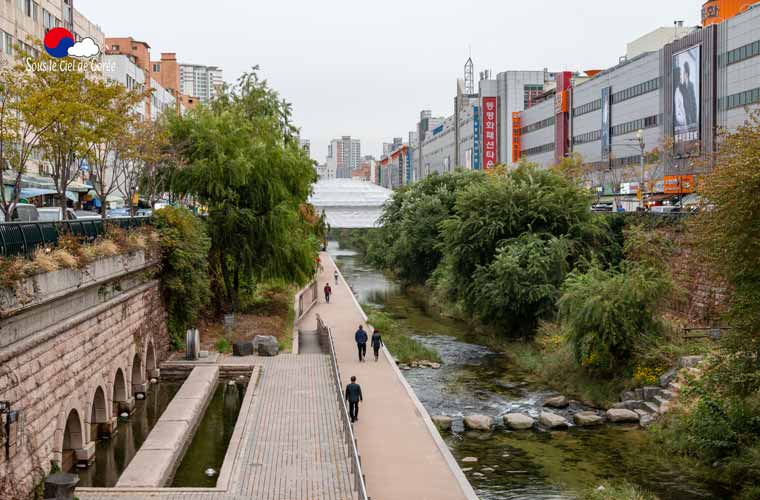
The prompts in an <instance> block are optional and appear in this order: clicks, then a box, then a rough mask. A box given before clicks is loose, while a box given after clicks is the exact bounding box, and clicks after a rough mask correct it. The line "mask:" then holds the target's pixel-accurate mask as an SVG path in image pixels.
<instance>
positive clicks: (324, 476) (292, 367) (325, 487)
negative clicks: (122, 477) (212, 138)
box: [77, 354, 352, 500]
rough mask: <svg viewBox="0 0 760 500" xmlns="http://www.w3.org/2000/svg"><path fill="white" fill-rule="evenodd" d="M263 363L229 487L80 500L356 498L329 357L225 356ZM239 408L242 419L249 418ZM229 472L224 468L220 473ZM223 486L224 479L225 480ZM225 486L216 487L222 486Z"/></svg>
mask: <svg viewBox="0 0 760 500" xmlns="http://www.w3.org/2000/svg"><path fill="white" fill-rule="evenodd" d="M226 361H228V362H233V363H235V364H247V363H248V364H256V365H262V367H263V369H262V374H261V378H260V380H259V385H258V387H257V388H256V392H255V393H254V396H253V398H251V399H250V401H249V407H248V408H247V412H245V418H246V420H245V426H244V428H243V429H242V441H241V442H240V447H239V448H238V450H237V453H235V457H234V465H232V469H231V474H230V481H229V486H228V487H227V488H226V490H225V491H222V490H220V489H216V490H213V489H202V488H196V489H189V488H184V489H162V490H131V491H117V490H114V489H99V490H93V489H86V490H82V489H79V490H77V496H78V497H79V498H80V499H81V500H121V499H123V500H137V499H142V498H154V497H160V498H165V499H176V500H237V499H241V500H242V499H257V500H315V499H321V500H322V499H323V500H350V499H351V498H352V491H351V490H352V487H351V485H352V481H351V476H350V474H349V472H348V471H349V466H348V461H347V459H346V450H345V444H344V443H345V439H344V437H343V432H342V428H341V424H340V420H339V413H338V408H339V407H338V403H337V401H336V399H335V395H334V392H333V390H334V389H333V386H332V384H333V381H332V380H333V378H332V371H331V365H330V358H329V357H328V356H327V355H323V354H301V355H292V354H282V355H280V356H277V357H275V358H258V357H251V358H232V359H230V358H227V360H226ZM243 410H244V409H241V416H242V415H243V414H244V411H243ZM222 472H224V471H222ZM219 481H220V482H222V481H223V479H222V477H220V478H219ZM223 487H224V485H221V484H220V485H218V488H223Z"/></svg>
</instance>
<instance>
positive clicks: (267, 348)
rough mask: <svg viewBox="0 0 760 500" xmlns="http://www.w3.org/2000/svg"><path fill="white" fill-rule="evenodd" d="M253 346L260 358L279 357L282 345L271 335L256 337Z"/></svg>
mask: <svg viewBox="0 0 760 500" xmlns="http://www.w3.org/2000/svg"><path fill="white" fill-rule="evenodd" d="M253 346H254V347H255V348H256V352H258V353H259V356H277V354H279V353H280V343H279V342H277V339H276V338H275V337H272V336H271V335H256V337H254V339H253Z"/></svg>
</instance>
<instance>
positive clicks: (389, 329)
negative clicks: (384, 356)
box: [364, 305, 441, 364]
mask: <svg viewBox="0 0 760 500" xmlns="http://www.w3.org/2000/svg"><path fill="white" fill-rule="evenodd" d="M364 310H365V311H368V316H369V320H368V321H367V322H368V323H369V324H370V325H372V326H373V327H374V328H376V329H378V330H380V334H381V335H382V337H383V343H385V346H386V347H387V348H388V350H389V351H390V352H391V354H393V356H394V357H395V358H396V359H398V360H399V362H400V363H403V364H409V363H412V362H414V361H433V362H436V363H440V362H441V356H440V355H439V354H438V353H437V352H436V351H434V350H432V349H429V348H427V347H425V346H424V345H422V344H420V343H419V342H417V341H416V340H414V339H413V338H411V337H410V336H409V335H407V334H406V332H404V331H403V328H402V327H401V326H400V325H399V323H398V322H397V321H396V320H395V319H393V317H392V316H391V315H390V314H388V313H386V312H382V311H379V310H377V309H375V308H373V307H371V306H366V305H365V306H364Z"/></svg>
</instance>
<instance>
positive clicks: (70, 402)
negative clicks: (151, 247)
mask: <svg viewBox="0 0 760 500" xmlns="http://www.w3.org/2000/svg"><path fill="white" fill-rule="evenodd" d="M104 260H105V261H106V262H104V261H99V262H96V263H93V264H91V265H90V266H87V267H86V268H84V269H82V270H66V271H57V272H55V273H49V274H51V275H55V276H44V275H43V276H38V277H35V278H32V279H30V280H27V282H26V283H22V284H21V285H20V286H19V287H18V288H17V290H16V291H15V292H16V293H8V291H5V293H4V294H3V297H2V299H3V300H2V316H0V401H9V402H10V403H11V407H12V409H13V410H15V411H18V420H17V422H15V423H14V424H12V425H11V432H10V435H9V436H8V439H10V443H11V453H10V460H6V458H5V453H4V449H2V448H4V445H5V439H6V436H4V435H3V436H0V446H2V448H0V450H1V451H3V452H2V453H0V492H2V493H3V495H2V498H3V499H4V500H6V499H25V498H28V494H29V492H30V491H31V489H32V488H33V487H34V485H35V484H37V483H39V481H40V480H41V479H42V478H43V477H44V476H45V475H46V474H47V473H48V472H49V471H50V469H51V466H52V465H51V464H53V463H55V464H56V465H57V466H59V467H61V466H62V467H64V468H67V467H69V466H71V465H73V464H74V463H76V462H79V463H82V464H87V463H89V462H90V461H91V460H92V459H93V457H94V449H95V442H96V440H97V439H98V438H99V437H100V436H103V435H108V434H110V432H112V431H113V430H114V429H115V428H116V418H117V414H118V412H121V411H130V410H131V408H133V406H134V397H135V394H138V393H141V392H144V391H145V390H146V387H147V384H148V383H149V379H150V378H151V377H155V376H158V374H159V373H158V370H157V367H158V366H159V362H160V361H161V359H162V358H163V357H165V353H167V352H168V347H169V340H168V335H167V332H166V317H165V316H166V314H165V310H164V307H163V304H162V300H161V296H160V291H159V285H158V281H156V280H154V279H151V278H150V276H149V275H148V274H146V271H147V270H148V269H149V268H150V267H152V266H154V265H155V264H154V263H151V262H146V260H145V258H144V255H136V254H132V255H131V256H124V257H115V258H111V259H104ZM23 290H27V291H31V293H32V296H31V297H29V295H28V294H19V293H18V291H23ZM19 297H27V299H25V300H18V298H19Z"/></svg>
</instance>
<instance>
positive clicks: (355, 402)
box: [346, 376, 364, 423]
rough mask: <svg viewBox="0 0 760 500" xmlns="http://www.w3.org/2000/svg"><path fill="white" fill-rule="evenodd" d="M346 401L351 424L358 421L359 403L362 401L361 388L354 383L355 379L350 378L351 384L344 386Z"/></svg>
mask: <svg viewBox="0 0 760 500" xmlns="http://www.w3.org/2000/svg"><path fill="white" fill-rule="evenodd" d="M346 401H348V416H349V417H351V423H354V422H356V421H358V420H359V401H364V398H363V397H362V387H361V386H360V385H359V384H357V383H356V377H354V376H352V377H351V383H350V384H348V385H347V386H346Z"/></svg>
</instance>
